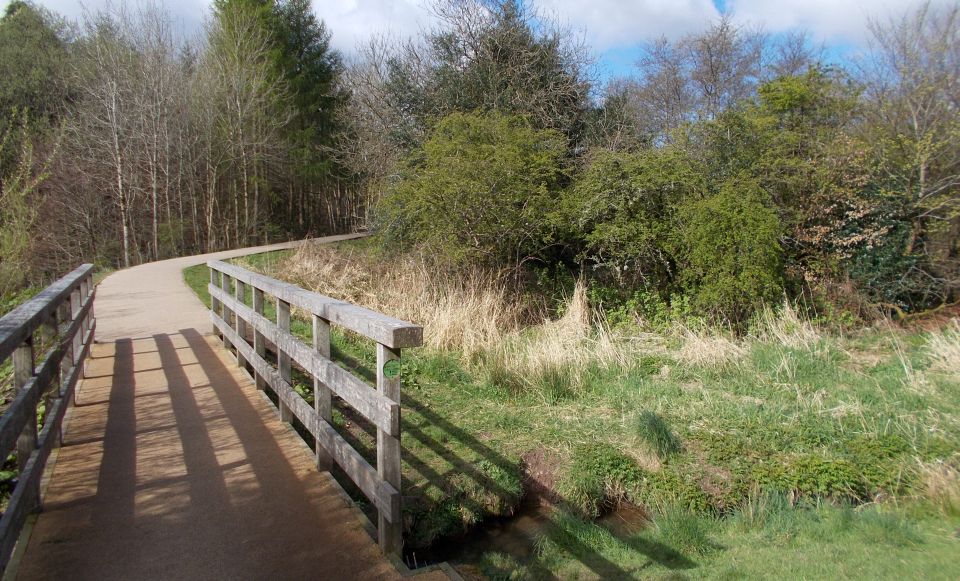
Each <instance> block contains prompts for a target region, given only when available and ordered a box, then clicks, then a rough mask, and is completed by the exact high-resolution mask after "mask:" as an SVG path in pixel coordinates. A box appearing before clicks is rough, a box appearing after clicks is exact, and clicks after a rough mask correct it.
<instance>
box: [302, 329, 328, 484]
mask: <svg viewBox="0 0 960 581" xmlns="http://www.w3.org/2000/svg"><path fill="white" fill-rule="evenodd" d="M312 338H313V350H314V351H316V353H317V355H319V356H320V357H322V358H324V359H327V360H329V359H330V323H329V322H328V321H327V320H326V319H323V318H321V317H318V316H317V315H313V333H312ZM301 365H302V364H301ZM313 409H314V410H316V412H317V417H319V418H320V419H322V420H324V421H326V422H327V423H328V424H330V423H332V422H333V392H332V391H331V390H330V388H329V387H327V386H326V384H324V383H323V381H321V380H320V379H317V378H316V377H314V378H313ZM315 448H316V450H315V452H316V455H317V469H318V470H327V471H329V470H330V469H331V468H332V467H333V458H331V456H330V453H329V452H327V451H326V449H325V448H324V447H323V444H321V443H320V440H319V439H317V442H316V445H315Z"/></svg>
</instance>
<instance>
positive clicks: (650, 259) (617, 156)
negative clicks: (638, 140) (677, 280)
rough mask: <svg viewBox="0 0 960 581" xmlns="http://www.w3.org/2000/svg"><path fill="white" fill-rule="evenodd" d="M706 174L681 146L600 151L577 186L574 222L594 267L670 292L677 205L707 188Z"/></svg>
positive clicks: (613, 277)
mask: <svg viewBox="0 0 960 581" xmlns="http://www.w3.org/2000/svg"><path fill="white" fill-rule="evenodd" d="M703 181H704V178H703V174H702V172H699V171H697V169H696V168H695V167H694V165H693V163H692V161H691V160H690V159H689V158H688V157H687V156H686V155H685V154H684V153H683V152H681V151H679V150H677V149H673V148H664V149H649V150H645V151H642V152H639V153H622V152H610V151H603V150H601V151H599V152H596V153H594V154H593V156H592V159H591V160H590V163H589V165H588V166H587V169H586V170H585V171H584V173H583V174H582V175H581V176H580V179H579V180H578V181H577V184H576V186H575V187H574V188H573V190H572V193H571V196H570V200H569V201H568V206H570V207H571V213H572V216H571V220H570V222H571V227H575V228H576V229H577V230H578V232H579V235H581V236H583V238H584V242H585V249H584V251H583V255H582V258H583V259H585V260H586V261H587V262H588V263H589V264H590V265H591V266H592V267H593V269H592V270H593V271H594V272H597V273H598V274H601V275H603V276H604V277H605V278H607V279H608V280H611V281H614V282H617V283H620V284H622V285H627V286H628V287H630V288H638V286H642V287H644V288H647V289H652V290H656V291H659V292H661V293H663V294H665V295H666V294H667V293H668V292H669V285H670V283H671V281H672V279H673V257H672V255H671V252H670V247H669V240H670V236H671V233H672V231H673V228H674V224H673V215H674V213H675V210H676V208H677V206H678V205H679V204H680V203H681V202H682V201H683V200H684V199H686V198H687V197H689V196H691V195H692V194H693V193H694V192H700V191H703V190H704V189H705V188H704V185H703Z"/></svg>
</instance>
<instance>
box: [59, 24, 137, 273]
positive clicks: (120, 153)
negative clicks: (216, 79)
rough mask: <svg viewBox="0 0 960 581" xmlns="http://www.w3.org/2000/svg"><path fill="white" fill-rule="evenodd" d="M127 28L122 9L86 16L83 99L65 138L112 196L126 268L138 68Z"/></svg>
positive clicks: (80, 76)
mask: <svg viewBox="0 0 960 581" xmlns="http://www.w3.org/2000/svg"><path fill="white" fill-rule="evenodd" d="M129 25H130V23H129V18H128V14H127V13H126V12H125V11H124V10H123V9H122V7H121V8H119V9H117V10H116V12H113V13H108V12H100V13H96V14H93V15H88V16H87V18H86V20H85V22H84V31H85V37H84V39H83V40H82V41H81V42H79V43H78V47H77V50H78V53H79V54H78V58H77V59H76V63H77V64H76V68H75V71H74V74H75V81H74V83H75V85H76V86H77V87H78V88H79V90H80V93H81V98H82V100H81V102H80V105H79V107H78V108H77V111H76V112H75V115H74V116H73V118H72V122H71V123H70V125H69V133H68V135H69V137H70V148H71V149H72V152H73V153H74V154H76V155H77V156H78V157H79V159H81V160H82V162H83V163H82V166H83V168H84V171H85V172H86V173H87V174H88V177H89V178H90V180H91V181H92V182H94V183H95V184H96V185H97V187H103V188H104V189H105V190H106V191H110V192H111V193H112V198H113V201H114V203H115V204H116V206H117V209H118V221H119V230H120V233H121V247H122V249H121V252H122V256H123V265H124V266H130V265H131V264H132V254H133V253H134V252H136V249H135V247H134V246H135V244H134V232H133V230H134V217H133V210H132V208H133V204H134V202H135V198H136V190H137V185H136V184H135V177H134V175H133V174H134V173H135V172H134V169H135V168H134V166H135V163H136V159H135V158H136V153H135V151H136V150H135V139H134V136H135V133H136V125H137V123H138V118H137V112H136V97H135V96H136V70H137V68H138V67H139V66H140V64H139V58H138V55H137V53H136V51H135V50H134V47H133V46H132V44H131V42H130V40H129V38H128V37H127V36H126V34H125V31H127V30H129Z"/></svg>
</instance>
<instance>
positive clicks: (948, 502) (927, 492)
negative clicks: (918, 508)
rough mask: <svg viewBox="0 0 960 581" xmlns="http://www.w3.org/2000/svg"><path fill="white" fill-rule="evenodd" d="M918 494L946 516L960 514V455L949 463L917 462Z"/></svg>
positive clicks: (939, 461) (941, 461) (940, 461)
mask: <svg viewBox="0 0 960 581" xmlns="http://www.w3.org/2000/svg"><path fill="white" fill-rule="evenodd" d="M917 470H918V473H919V477H920V478H919V482H920V492H921V493H922V494H923V496H924V497H925V498H926V499H927V500H929V501H930V502H931V503H933V505H934V506H936V507H938V508H939V509H940V510H942V511H943V512H945V513H947V514H960V455H955V456H954V457H953V458H952V459H951V460H949V461H943V460H937V461H935V462H919V461H918V468H917Z"/></svg>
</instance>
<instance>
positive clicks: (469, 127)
mask: <svg viewBox="0 0 960 581" xmlns="http://www.w3.org/2000/svg"><path fill="white" fill-rule="evenodd" d="M565 151H566V143H565V140H564V138H563V136H562V135H561V134H560V133H559V132H556V131H552V130H537V129H534V128H532V127H531V126H530V124H529V123H528V122H527V121H525V120H524V119H522V118H519V117H510V116H504V115H500V114H497V113H487V114H480V113H470V114H464V113H454V114H452V115H449V116H447V117H445V118H444V119H443V120H441V121H440V122H439V123H438V124H437V126H436V127H435V129H434V130H433V133H432V134H431V136H430V138H429V139H428V140H427V141H426V143H424V145H423V147H422V149H420V150H417V151H415V152H414V153H413V155H411V157H410V158H409V159H408V160H407V162H406V164H405V167H404V168H403V169H402V173H401V179H400V181H399V182H398V183H397V184H396V185H395V186H394V187H393V188H392V190H391V191H390V192H389V194H388V195H387V196H386V197H385V199H384V200H383V202H382V203H381V204H380V207H379V216H378V220H379V221H380V222H381V224H380V226H381V230H382V234H383V236H384V240H385V241H388V242H392V243H395V244H399V245H400V246H401V247H402V246H411V245H422V246H424V247H425V248H426V250H427V251H428V253H429V254H431V255H433V256H435V257H437V258H439V259H441V260H446V261H450V262H453V263H459V264H467V263H469V264H477V263H481V264H486V265H493V266H505V265H506V266H513V265H519V264H521V263H522V262H523V261H524V260H525V259H527V258H529V257H531V256H536V255H538V254H539V253H541V252H542V250H543V249H544V248H545V247H546V246H549V244H550V243H551V228H550V222H551V221H550V220H549V219H548V218H547V216H548V215H549V214H550V213H551V212H552V211H553V210H554V209H555V207H556V201H557V190H558V186H559V181H560V179H561V177H562V171H561V170H562V159H563V156H564V153H565Z"/></svg>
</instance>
